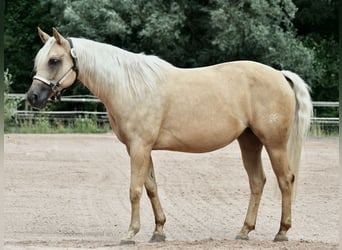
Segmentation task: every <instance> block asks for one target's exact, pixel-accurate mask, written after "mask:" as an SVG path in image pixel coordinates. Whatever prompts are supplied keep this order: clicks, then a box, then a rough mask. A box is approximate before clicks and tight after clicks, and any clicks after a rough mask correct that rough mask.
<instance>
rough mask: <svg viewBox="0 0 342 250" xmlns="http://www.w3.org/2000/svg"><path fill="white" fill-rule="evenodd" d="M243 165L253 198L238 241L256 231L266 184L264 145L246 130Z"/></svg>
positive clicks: (242, 140)
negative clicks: (263, 158) (262, 155)
mask: <svg viewBox="0 0 342 250" xmlns="http://www.w3.org/2000/svg"><path fill="white" fill-rule="evenodd" d="M238 141H239V145H240V148H241V154H242V160H243V165H244V167H245V169H246V171H247V174H248V179H249V186H250V190H251V196H250V200H249V205H248V210H247V215H246V218H245V222H244V224H243V226H242V229H241V231H240V232H239V234H238V235H237V236H236V239H240V240H247V239H248V233H249V232H250V231H252V230H254V229H255V223H256V218H257V213H258V208H259V203H260V199H261V195H262V192H263V189H264V185H265V182H266V177H265V174H264V170H263V168H262V162H261V150H262V146H263V145H262V144H261V142H260V141H259V139H258V138H257V137H256V136H255V135H254V134H253V132H252V131H250V130H246V131H245V132H244V133H243V134H242V135H241V136H240V137H239V138H238Z"/></svg>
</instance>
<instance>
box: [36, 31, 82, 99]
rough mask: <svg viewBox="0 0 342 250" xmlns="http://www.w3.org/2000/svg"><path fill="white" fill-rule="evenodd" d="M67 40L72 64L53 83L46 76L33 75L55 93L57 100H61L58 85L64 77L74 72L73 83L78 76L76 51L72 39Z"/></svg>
mask: <svg viewBox="0 0 342 250" xmlns="http://www.w3.org/2000/svg"><path fill="white" fill-rule="evenodd" d="M67 40H68V42H69V44H70V48H71V49H70V55H71V58H72V62H73V66H72V67H71V68H70V69H69V70H68V71H67V72H66V73H65V74H64V75H63V76H62V77H61V78H60V79H59V80H58V81H57V82H55V83H53V82H50V81H49V80H47V79H46V78H44V77H41V76H38V75H35V76H34V77H33V79H34V80H38V81H40V82H42V83H44V84H46V85H48V86H49V87H50V88H51V90H52V92H53V93H54V94H55V95H54V97H55V98H54V99H57V100H58V101H60V100H61V90H59V86H60V85H61V84H62V82H63V81H64V80H65V79H67V78H68V77H69V75H70V74H71V73H72V72H75V73H76V77H75V80H74V82H73V84H74V83H75V82H76V81H77V78H78V67H77V56H76V52H75V49H74V45H73V43H72V40H71V39H70V38H67Z"/></svg>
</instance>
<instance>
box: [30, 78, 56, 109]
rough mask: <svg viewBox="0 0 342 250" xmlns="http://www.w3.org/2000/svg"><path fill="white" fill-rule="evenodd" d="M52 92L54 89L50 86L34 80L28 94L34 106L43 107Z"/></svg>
mask: <svg viewBox="0 0 342 250" xmlns="http://www.w3.org/2000/svg"><path fill="white" fill-rule="evenodd" d="M51 94H52V89H51V88H50V87H49V86H47V85H45V84H42V83H35V82H33V83H32V86H31V88H30V89H29V91H28V92H27V95H26V96H27V100H28V102H29V103H30V105H31V106H32V107H34V108H37V109H41V108H44V107H45V106H46V104H47V101H48V99H49V97H50V96H51Z"/></svg>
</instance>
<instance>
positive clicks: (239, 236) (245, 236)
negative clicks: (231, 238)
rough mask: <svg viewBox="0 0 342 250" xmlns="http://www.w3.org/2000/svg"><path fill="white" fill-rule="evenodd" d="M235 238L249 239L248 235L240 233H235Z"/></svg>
mask: <svg viewBox="0 0 342 250" xmlns="http://www.w3.org/2000/svg"><path fill="white" fill-rule="evenodd" d="M235 239H236V240H249V237H248V235H240V234H238V235H236V237H235Z"/></svg>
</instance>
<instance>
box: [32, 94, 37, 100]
mask: <svg viewBox="0 0 342 250" xmlns="http://www.w3.org/2000/svg"><path fill="white" fill-rule="evenodd" d="M31 98H32V101H37V100H38V95H37V94H35V93H33V94H32V95H31Z"/></svg>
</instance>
